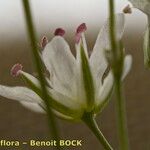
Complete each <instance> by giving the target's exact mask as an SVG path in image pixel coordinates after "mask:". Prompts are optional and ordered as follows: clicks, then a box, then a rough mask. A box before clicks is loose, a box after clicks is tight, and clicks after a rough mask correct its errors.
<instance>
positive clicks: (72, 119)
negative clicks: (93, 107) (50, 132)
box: [52, 109, 74, 121]
mask: <svg viewBox="0 0 150 150" xmlns="http://www.w3.org/2000/svg"><path fill="white" fill-rule="evenodd" d="M52 111H53V113H54V114H55V115H56V116H57V117H58V118H60V119H65V120H69V121H74V118H72V117H70V116H66V115H64V114H62V113H60V112H58V111H56V110H54V109H52Z"/></svg>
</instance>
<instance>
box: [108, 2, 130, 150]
mask: <svg viewBox="0 0 150 150" xmlns="http://www.w3.org/2000/svg"><path fill="white" fill-rule="evenodd" d="M109 17H110V21H109V26H110V28H109V30H110V43H111V50H112V55H113V61H114V62H117V51H118V50H120V49H118V44H117V41H116V35H115V33H116V32H115V29H116V28H115V7H114V0H109ZM116 66H117V65H116ZM116 69H117V68H116ZM114 79H115V92H116V110H117V120H118V133H119V134H118V135H119V146H120V150H128V149H129V142H128V132H127V121H126V111H125V110H126V109H125V100H124V96H123V93H122V81H121V76H118V75H117V76H116V74H115V73H114Z"/></svg>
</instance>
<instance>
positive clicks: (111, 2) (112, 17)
mask: <svg viewBox="0 0 150 150" xmlns="http://www.w3.org/2000/svg"><path fill="white" fill-rule="evenodd" d="M114 12H115V9H114V0H109V19H110V20H109V30H110V42H111V48H112V49H111V50H112V51H113V56H114V57H116V56H115V55H116V51H117V44H116V39H115V38H116V37H115V14H114Z"/></svg>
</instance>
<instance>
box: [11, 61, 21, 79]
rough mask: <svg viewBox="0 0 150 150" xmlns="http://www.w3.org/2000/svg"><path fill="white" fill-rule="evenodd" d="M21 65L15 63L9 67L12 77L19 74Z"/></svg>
mask: <svg viewBox="0 0 150 150" xmlns="http://www.w3.org/2000/svg"><path fill="white" fill-rule="evenodd" d="M22 68H23V66H22V65H21V64H19V63H18V64H15V65H14V66H13V67H12V68H11V71H10V73H11V75H12V76H13V77H17V76H18V75H19V74H20V71H21V70H22Z"/></svg>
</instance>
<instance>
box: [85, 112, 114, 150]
mask: <svg viewBox="0 0 150 150" xmlns="http://www.w3.org/2000/svg"><path fill="white" fill-rule="evenodd" d="M82 120H83V122H84V123H85V124H86V125H87V126H88V127H89V128H90V129H91V131H92V132H93V134H94V135H95V136H96V137H97V139H98V140H99V142H100V143H101V144H102V146H103V147H104V149H105V150H113V148H112V147H111V145H110V144H109V143H108V141H107V140H106V138H105V137H104V135H103V134H102V132H101V131H100V129H99V128H98V125H97V123H96V121H95V119H94V116H93V114H91V113H85V114H84V116H83V118H82Z"/></svg>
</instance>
